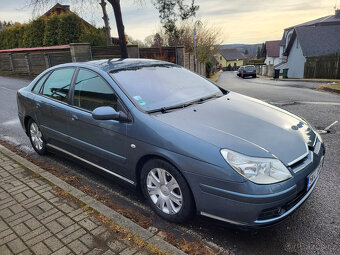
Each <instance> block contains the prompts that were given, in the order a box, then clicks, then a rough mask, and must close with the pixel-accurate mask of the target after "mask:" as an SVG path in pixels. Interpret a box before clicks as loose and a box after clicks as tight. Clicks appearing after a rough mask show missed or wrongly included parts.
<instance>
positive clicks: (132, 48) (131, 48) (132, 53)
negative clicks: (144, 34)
mask: <svg viewBox="0 0 340 255" xmlns="http://www.w3.org/2000/svg"><path fill="white" fill-rule="evenodd" d="M127 51H128V57H129V58H139V48H138V45H128V46H127Z"/></svg>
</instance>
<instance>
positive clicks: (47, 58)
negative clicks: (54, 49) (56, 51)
mask: <svg viewBox="0 0 340 255" xmlns="http://www.w3.org/2000/svg"><path fill="white" fill-rule="evenodd" d="M44 59H45V66H46V69H47V68H50V67H51V64H50V56H49V55H48V54H45V55H44Z"/></svg>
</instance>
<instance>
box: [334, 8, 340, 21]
mask: <svg viewBox="0 0 340 255" xmlns="http://www.w3.org/2000/svg"><path fill="white" fill-rule="evenodd" d="M335 17H336V18H338V19H340V9H336V10H335Z"/></svg>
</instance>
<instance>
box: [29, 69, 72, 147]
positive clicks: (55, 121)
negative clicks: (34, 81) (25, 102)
mask: <svg viewBox="0 0 340 255" xmlns="http://www.w3.org/2000/svg"><path fill="white" fill-rule="evenodd" d="M74 71H75V68H71V67H70V68H60V69H57V70H55V71H53V72H52V73H51V74H50V75H49V77H48V78H47V79H46V81H45V83H44V84H43V86H42V88H41V89H40V93H39V94H38V95H37V96H36V97H35V104H36V111H35V113H36V120H37V121H38V124H39V125H40V128H41V131H42V133H43V134H44V137H45V139H46V140H47V143H48V144H54V145H56V146H58V147H62V148H65V147H67V143H68V140H67V131H68V130H67V125H66V121H67V119H68V117H67V114H68V111H67V108H68V101H69V90H70V86H71V83H72V79H73V75H74Z"/></svg>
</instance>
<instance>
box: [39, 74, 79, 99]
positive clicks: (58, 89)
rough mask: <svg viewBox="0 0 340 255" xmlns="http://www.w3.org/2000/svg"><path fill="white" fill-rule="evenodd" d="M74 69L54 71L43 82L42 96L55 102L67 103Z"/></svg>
mask: <svg viewBox="0 0 340 255" xmlns="http://www.w3.org/2000/svg"><path fill="white" fill-rule="evenodd" d="M73 73H74V68H63V69H58V70H55V71H54V72H53V73H52V74H51V75H50V77H48V79H47V81H46V82H45V85H44V88H43V91H42V94H43V95H45V96H49V97H52V98H54V99H56V100H59V101H62V102H67V100H68V92H69V90H70V85H71V82H72V76H73Z"/></svg>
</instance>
